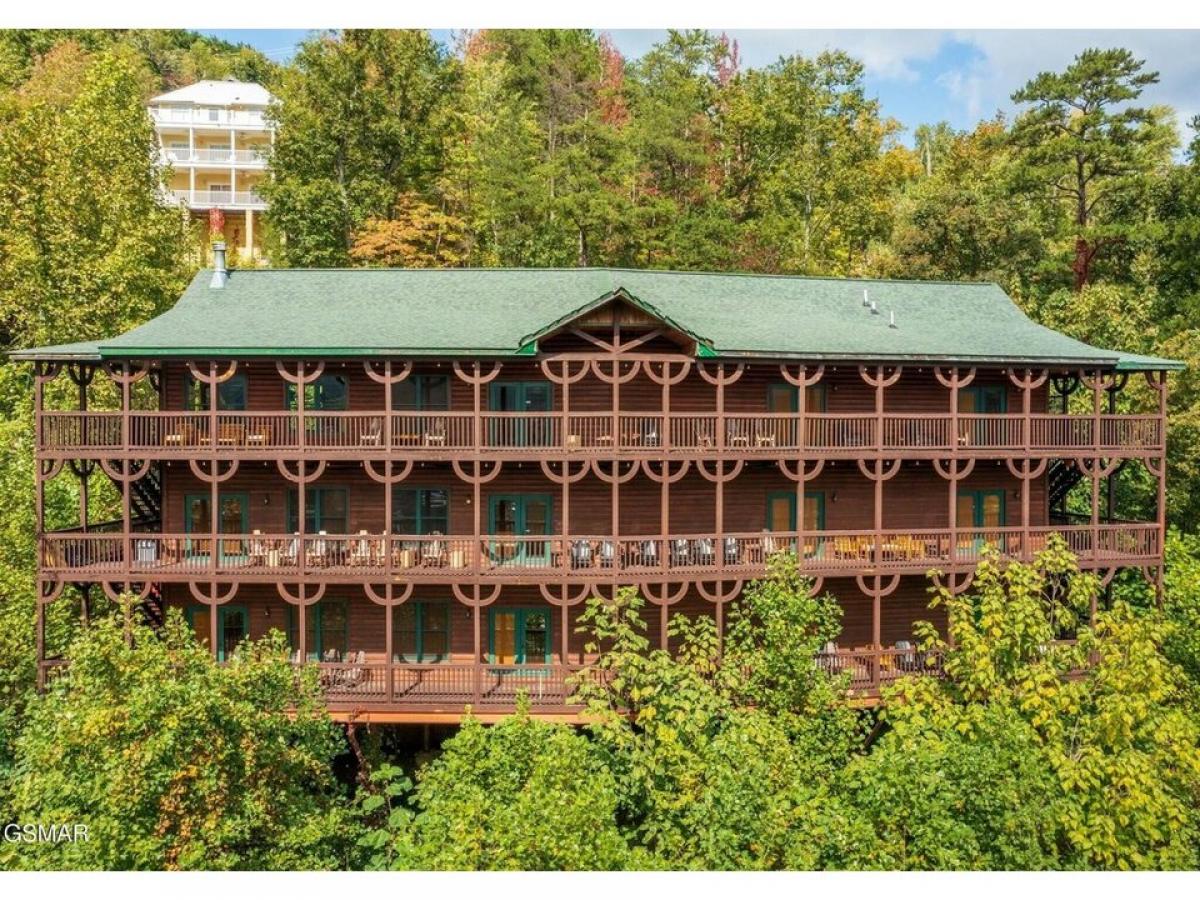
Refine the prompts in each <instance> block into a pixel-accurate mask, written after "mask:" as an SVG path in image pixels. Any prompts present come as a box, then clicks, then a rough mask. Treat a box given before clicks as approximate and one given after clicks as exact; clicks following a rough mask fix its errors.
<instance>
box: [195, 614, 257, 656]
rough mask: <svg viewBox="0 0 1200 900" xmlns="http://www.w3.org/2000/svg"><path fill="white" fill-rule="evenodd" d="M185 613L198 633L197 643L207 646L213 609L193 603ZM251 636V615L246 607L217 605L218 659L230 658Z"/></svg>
mask: <svg viewBox="0 0 1200 900" xmlns="http://www.w3.org/2000/svg"><path fill="white" fill-rule="evenodd" d="M184 615H185V618H186V619H187V623H188V625H190V626H191V628H192V631H193V633H194V634H195V635H196V641H197V643H199V644H201V645H203V646H205V647H207V646H208V640H209V637H210V632H209V629H210V627H211V625H212V618H211V617H212V610H211V609H210V608H209V607H208V606H203V605H199V604H193V605H191V606H189V607H188V608H187V610H186V611H185V614H184ZM249 636H250V616H249V613H248V612H247V611H246V607H244V606H239V605H237V604H234V603H226V604H223V605H221V606H218V607H217V659H219V660H221V661H222V662H224V661H225V660H227V659H229V658H230V657H231V656H233V651H234V650H236V649H237V647H238V644H240V643H241V642H242V641H244V640H245V639H246V638H247V637H249Z"/></svg>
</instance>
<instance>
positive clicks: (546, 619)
mask: <svg viewBox="0 0 1200 900" xmlns="http://www.w3.org/2000/svg"><path fill="white" fill-rule="evenodd" d="M488 661H489V662H491V663H494V664H495V665H500V666H514V665H515V666H520V665H525V664H527V663H548V662H550V610H549V609H548V608H546V607H529V608H520V609H514V608H510V607H502V608H499V609H497V608H495V607H493V608H492V609H491V610H489V611H488Z"/></svg>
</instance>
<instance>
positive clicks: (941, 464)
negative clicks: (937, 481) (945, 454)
mask: <svg viewBox="0 0 1200 900" xmlns="http://www.w3.org/2000/svg"><path fill="white" fill-rule="evenodd" d="M933 470H934V471H935V472H937V473H938V474H939V475H940V476H942V478H944V479H945V480H946V481H961V480H962V479H964V478H966V477H967V476H968V475H970V474H971V472H973V471H974V470H975V460H973V459H935V460H933Z"/></svg>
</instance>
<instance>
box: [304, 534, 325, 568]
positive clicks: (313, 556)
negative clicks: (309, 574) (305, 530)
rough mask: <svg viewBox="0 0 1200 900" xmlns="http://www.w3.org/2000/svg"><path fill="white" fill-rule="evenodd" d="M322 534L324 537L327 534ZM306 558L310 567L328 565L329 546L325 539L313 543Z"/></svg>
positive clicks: (309, 546) (321, 538)
mask: <svg viewBox="0 0 1200 900" xmlns="http://www.w3.org/2000/svg"><path fill="white" fill-rule="evenodd" d="M321 534H322V535H324V534H325V532H324V531H322V532H321ZM305 557H306V561H307V563H308V565H310V566H324V565H327V564H328V562H329V544H328V543H327V542H326V541H325V538H324V537H319V538H317V539H315V540H313V541H311V542H310V543H309V545H308V552H307V553H306V555H305Z"/></svg>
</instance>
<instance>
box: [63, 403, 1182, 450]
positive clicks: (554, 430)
mask: <svg viewBox="0 0 1200 900" xmlns="http://www.w3.org/2000/svg"><path fill="white" fill-rule="evenodd" d="M801 422H802V419H801V417H800V416H799V415H797V414H792V413H768V414H756V415H726V416H725V417H724V420H723V422H722V420H720V419H719V418H718V416H717V415H716V414H715V413H668V414H665V415H664V414H662V413H624V412H623V413H620V414H618V415H613V414H612V413H611V412H594V413H592V412H589V413H574V412H573V413H567V414H563V413H561V412H543V413H509V412H485V413H482V414H481V415H480V417H479V420H478V422H476V419H475V416H474V414H473V413H470V412H394V413H392V414H391V416H390V420H389V416H388V414H386V413H383V412H311V413H309V412H306V413H305V414H304V416H303V418H301V417H299V416H298V415H297V414H296V413H294V412H262V413H259V412H219V413H217V417H216V430H215V432H214V431H213V429H212V418H211V416H210V414H209V413H207V412H163V411H150V412H133V413H130V414H129V435H128V450H129V451H130V452H134V453H142V454H150V455H167V456H169V455H172V454H184V455H188V454H193V455H195V454H206V453H211V452H213V451H214V450H215V451H218V452H226V453H235V454H236V453H245V452H248V451H300V450H301V449H316V450H322V451H348V452H349V453H348V455H358V454H370V453H383V452H386V451H388V450H389V448H390V450H391V451H392V452H398V453H405V452H420V453H421V454H425V455H437V454H439V453H441V454H446V455H454V454H457V453H461V452H462V451H473V452H481V453H488V454H493V453H513V454H521V455H535V456H557V455H564V454H573V453H578V454H588V453H591V454H595V455H608V454H612V453H614V452H619V453H623V454H634V455H649V456H656V455H671V454H685V455H686V454H691V455H707V454H712V453H716V452H724V453H734V454H746V455H752V456H764V457H770V456H771V455H773V454H776V453H778V452H781V451H782V452H790V451H797V450H809V451H817V452H821V453H827V454H838V453H842V454H846V455H858V454H862V453H864V452H872V451H876V450H877V451H880V452H884V453H897V452H899V453H914V452H916V453H920V452H925V453H929V454H931V455H940V454H948V453H959V454H968V455H970V454H978V455H986V454H989V453H1004V452H1014V453H1015V452H1020V453H1022V454H1025V453H1057V452H1061V451H1071V452H1074V451H1085V452H1086V451H1089V450H1091V451H1097V452H1099V453H1130V452H1154V451H1158V450H1160V449H1161V447H1162V422H1161V420H1160V419H1159V418H1158V417H1157V416H1153V415H1111V416H1110V415H1104V416H1101V417H1100V418H1099V420H1097V419H1095V418H1093V417H1092V416H1066V415H1036V416H1033V417H1032V418H1031V419H1030V420H1029V427H1028V429H1026V427H1025V419H1024V417H1023V416H1020V415H1011V414H1008V415H971V416H959V417H957V426H955V420H954V419H953V418H952V417H951V416H949V415H948V414H941V415H936V414H928V415H912V414H907V413H888V414H886V415H885V416H884V417H883V420H882V429H881V428H880V419H879V418H877V417H876V416H874V415H869V414H861V413H848V414H834V413H820V414H813V415H807V416H805V417H803V426H802V425H801ZM1097 422H1098V424H1099V428H1098V429H1097V427H1096V426H1097ZM121 426H122V423H121V414H120V413H117V412H87V413H82V412H54V411H51V412H45V413H43V414H42V417H41V428H42V434H41V447H42V449H43V450H44V451H46V452H51V453H72V452H80V451H83V452H90V453H107V452H117V451H122V450H124V449H125V447H126V445H125V443H124V442H125V440H126V438H125V436H124V435H123V433H122V427H121ZM1026 431H1028V435H1026V433H1025V432H1026ZM952 433H953V435H954V439H953V440H951V436H952ZM214 437H215V441H214Z"/></svg>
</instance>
